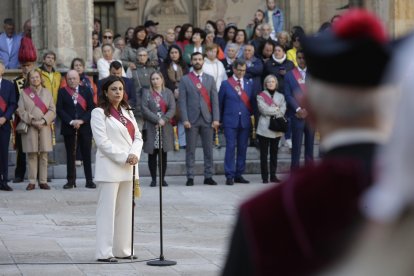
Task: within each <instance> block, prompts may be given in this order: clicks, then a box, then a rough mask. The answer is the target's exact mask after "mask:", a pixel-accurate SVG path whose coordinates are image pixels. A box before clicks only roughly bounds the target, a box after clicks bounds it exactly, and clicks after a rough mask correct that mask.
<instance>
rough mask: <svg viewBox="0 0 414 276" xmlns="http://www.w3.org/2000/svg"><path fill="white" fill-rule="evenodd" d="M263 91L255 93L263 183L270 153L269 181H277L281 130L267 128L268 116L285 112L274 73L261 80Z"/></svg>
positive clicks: (267, 179) (267, 175) (267, 172)
mask: <svg viewBox="0 0 414 276" xmlns="http://www.w3.org/2000/svg"><path fill="white" fill-rule="evenodd" d="M263 87H264V91H263V92H261V93H259V95H257V107H258V108H259V112H260V118H259V123H258V125H257V131H256V133H257V137H258V139H259V145H260V171H261V174H262V181H263V183H268V182H269V170H268V163H267V156H268V154H270V166H269V169H270V182H279V179H278V178H277V177H276V169H277V152H278V145H279V140H280V137H281V136H282V135H283V133H282V132H276V131H272V130H270V129H269V123H270V117H271V116H276V117H282V116H284V115H285V112H286V101H285V97H284V96H283V94H281V93H280V92H278V91H277V88H278V82H277V78H276V77H275V76H274V75H268V76H267V77H266V78H265V79H264V82H263Z"/></svg>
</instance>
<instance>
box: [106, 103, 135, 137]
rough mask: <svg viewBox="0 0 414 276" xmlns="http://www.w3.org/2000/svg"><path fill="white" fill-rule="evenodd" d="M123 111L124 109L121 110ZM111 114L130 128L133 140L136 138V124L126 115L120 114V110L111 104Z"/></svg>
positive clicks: (129, 131)
mask: <svg viewBox="0 0 414 276" xmlns="http://www.w3.org/2000/svg"><path fill="white" fill-rule="evenodd" d="M121 113H122V111H121ZM111 116H112V117H114V118H115V119H117V120H118V121H119V122H121V123H122V124H123V125H124V126H125V127H126V128H127V130H128V133H129V135H130V136H131V139H132V141H134V139H135V127H134V124H133V123H132V122H131V121H130V120H129V119H128V118H127V117H125V116H124V115H122V117H121V115H120V114H119V112H118V111H117V110H116V109H115V108H114V107H112V106H111Z"/></svg>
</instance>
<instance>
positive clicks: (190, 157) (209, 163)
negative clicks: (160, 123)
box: [178, 52, 220, 186]
mask: <svg viewBox="0 0 414 276" xmlns="http://www.w3.org/2000/svg"><path fill="white" fill-rule="evenodd" d="M203 63H204V59H203V55H202V54H201V53H200V52H195V53H193V54H191V65H192V66H193V72H190V73H188V74H187V75H185V76H183V77H182V78H181V81H180V85H179V88H178V90H179V91H180V95H179V98H178V101H179V104H180V108H181V121H182V122H183V125H184V127H185V129H186V131H185V134H186V140H187V147H186V156H185V157H186V158H185V161H186V167H187V183H186V185H187V186H193V185H194V157H195V149H196V145H197V137H198V135H199V134H200V136H201V142H202V144H203V153H204V184H207V185H217V182H216V181H214V180H213V130H214V129H216V128H218V126H219V120H220V114H219V106H218V96H217V88H216V82H215V81H214V78H213V77H212V76H210V75H208V74H204V73H203V69H202V68H203Z"/></svg>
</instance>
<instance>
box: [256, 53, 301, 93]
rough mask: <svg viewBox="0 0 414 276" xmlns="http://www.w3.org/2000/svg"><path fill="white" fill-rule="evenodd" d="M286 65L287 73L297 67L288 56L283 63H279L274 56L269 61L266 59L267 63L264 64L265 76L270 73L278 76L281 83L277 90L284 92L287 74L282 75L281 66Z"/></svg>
mask: <svg viewBox="0 0 414 276" xmlns="http://www.w3.org/2000/svg"><path fill="white" fill-rule="evenodd" d="M281 67H284V68H285V69H286V73H287V72H289V71H291V70H293V68H295V64H294V63H293V62H291V61H290V60H288V59H287V58H286V59H285V61H283V62H282V63H278V62H277V61H276V60H274V59H273V57H271V58H270V59H269V60H268V61H266V63H265V65H264V74H263V76H264V77H266V76H268V75H270V74H272V75H275V76H276V78H277V81H278V83H279V86H278V88H277V91H279V92H281V93H283V91H285V88H284V87H285V85H284V83H285V76H284V75H281V74H280V73H279V71H280V68H281Z"/></svg>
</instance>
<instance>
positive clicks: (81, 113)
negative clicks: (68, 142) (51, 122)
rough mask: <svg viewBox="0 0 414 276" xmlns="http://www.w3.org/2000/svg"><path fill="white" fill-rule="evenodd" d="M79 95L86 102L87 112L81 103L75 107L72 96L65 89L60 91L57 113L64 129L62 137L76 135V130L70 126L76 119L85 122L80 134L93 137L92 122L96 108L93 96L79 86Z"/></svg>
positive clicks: (61, 131)
mask: <svg viewBox="0 0 414 276" xmlns="http://www.w3.org/2000/svg"><path fill="white" fill-rule="evenodd" d="M79 95H81V96H82V97H83V98H84V99H85V101H86V110H83V108H82V107H81V106H80V104H79V103H78V104H77V105H76V107H75V105H74V104H73V99H72V96H70V95H69V93H68V92H67V91H66V89H65V88H64V87H63V88H60V89H59V92H58V98H57V103H56V113H57V116H58V117H59V118H60V120H61V121H62V127H61V130H60V134H62V135H75V129H74V128H73V126H71V125H70V122H71V121H72V120H76V119H79V120H83V121H84V124H82V125H81V127H80V128H79V130H78V132H79V133H82V134H89V135H92V130H91V124H90V121H91V112H92V109H94V108H95V104H94V103H93V99H92V94H91V93H90V91H89V89H88V88H86V87H84V86H79Z"/></svg>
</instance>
